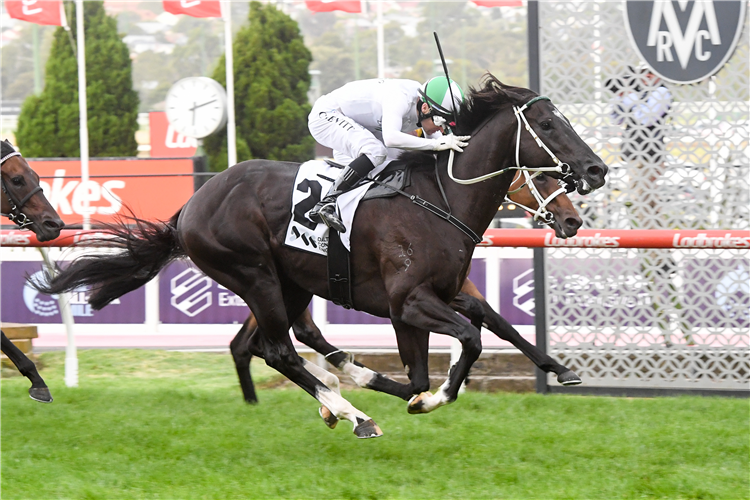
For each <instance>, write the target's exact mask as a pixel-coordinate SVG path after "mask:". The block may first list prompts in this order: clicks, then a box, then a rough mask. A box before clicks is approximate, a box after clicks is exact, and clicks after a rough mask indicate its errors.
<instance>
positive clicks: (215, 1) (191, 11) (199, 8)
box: [164, 0, 221, 17]
mask: <svg viewBox="0 0 750 500" xmlns="http://www.w3.org/2000/svg"><path fill="white" fill-rule="evenodd" d="M164 10H166V11H167V12H169V13H171V14H187V15H188V16H193V17H221V2H220V1H219V0H164Z"/></svg>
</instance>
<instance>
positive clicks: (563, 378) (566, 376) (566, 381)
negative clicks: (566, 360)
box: [557, 370, 583, 385]
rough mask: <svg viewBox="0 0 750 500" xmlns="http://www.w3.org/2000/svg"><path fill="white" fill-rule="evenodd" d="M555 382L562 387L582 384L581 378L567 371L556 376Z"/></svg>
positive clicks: (571, 371)
mask: <svg viewBox="0 0 750 500" xmlns="http://www.w3.org/2000/svg"><path fill="white" fill-rule="evenodd" d="M557 381H558V382H560V383H561V384H562V385H578V384H580V383H582V382H583V381H582V380H581V377H579V376H578V375H576V372H574V371H573V370H568V371H566V372H564V373H561V374H560V375H558V376H557Z"/></svg>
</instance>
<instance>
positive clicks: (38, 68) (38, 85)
mask: <svg viewBox="0 0 750 500" xmlns="http://www.w3.org/2000/svg"><path fill="white" fill-rule="evenodd" d="M31 26H32V27H31V30H32V32H31V35H32V37H33V39H34V40H33V53H34V93H35V94H36V95H39V94H41V93H42V58H41V57H40V56H39V25H38V24H32V25H31Z"/></svg>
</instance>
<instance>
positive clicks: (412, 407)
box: [406, 391, 432, 415]
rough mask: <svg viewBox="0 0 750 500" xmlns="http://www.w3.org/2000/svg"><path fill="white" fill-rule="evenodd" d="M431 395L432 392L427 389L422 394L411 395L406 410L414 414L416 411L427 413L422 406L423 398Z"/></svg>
mask: <svg viewBox="0 0 750 500" xmlns="http://www.w3.org/2000/svg"><path fill="white" fill-rule="evenodd" d="M431 397H432V393H431V392H429V391H427V392H423V393H422V394H417V395H416V396H412V398H411V399H410V400H409V406H408V407H407V409H406V410H407V411H408V412H409V413H411V414H412V415H416V414H417V413H427V411H426V410H425V408H424V400H425V399H427V398H431Z"/></svg>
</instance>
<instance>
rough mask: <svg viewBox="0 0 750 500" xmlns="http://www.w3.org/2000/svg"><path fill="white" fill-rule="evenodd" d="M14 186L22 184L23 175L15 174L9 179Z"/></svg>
mask: <svg viewBox="0 0 750 500" xmlns="http://www.w3.org/2000/svg"><path fill="white" fill-rule="evenodd" d="M10 181H11V182H12V183H13V185H14V186H23V177H21V176H20V175H17V176H15V177H13V178H12V179H11V180H10Z"/></svg>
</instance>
